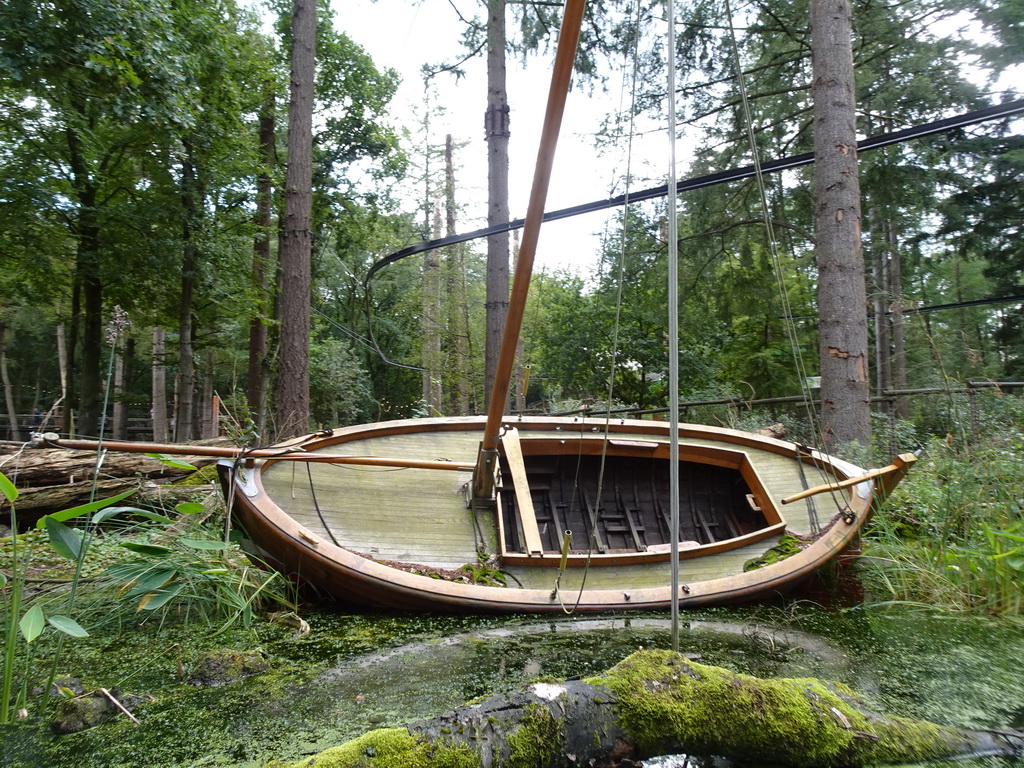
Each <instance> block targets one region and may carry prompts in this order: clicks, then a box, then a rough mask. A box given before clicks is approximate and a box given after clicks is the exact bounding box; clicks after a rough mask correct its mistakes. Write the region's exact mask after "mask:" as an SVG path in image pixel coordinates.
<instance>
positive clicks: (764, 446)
mask: <svg viewBox="0 0 1024 768" xmlns="http://www.w3.org/2000/svg"><path fill="white" fill-rule="evenodd" d="M515 423H516V426H517V427H518V428H519V429H520V431H521V432H523V433H524V434H528V433H530V432H533V433H537V434H541V433H544V432H557V431H570V430H571V431H578V432H582V431H585V430H587V429H592V428H594V427H597V426H603V425H604V422H603V421H598V420H594V421H583V420H566V419H552V418H544V417H533V418H527V419H521V420H517V421H516V422H515ZM481 426H482V421H481V419H480V418H477V417H465V418H460V419H446V420H435V419H425V420H409V421H403V422H386V423H382V424H376V425H363V426H359V427H348V428H343V429H339V430H335V431H334V432H333V434H332V435H331V436H330V437H326V438H321V439H318V440H316V441H314V443H313V444H310V445H309V446H308V449H310V450H315V449H323V448H333V449H339V450H340V449H342V448H343V447H344V445H345V444H346V443H350V442H353V441H356V440H363V439H366V438H368V437H369V436H371V435H399V434H413V433H417V432H431V431H433V432H446V431H459V430H469V431H472V432H474V433H476V434H479V432H478V430H479V429H480V427H481ZM613 427H614V428H613V430H612V432H613V434H616V435H618V436H620V437H621V436H624V435H625V436H628V439H630V440H643V439H646V438H650V439H654V440H655V441H658V440H659V439H660V440H667V434H666V425H665V424H663V423H662V424H659V423H657V422H637V421H630V422H625V421H622V422H618V423H617V424H615V425H613ZM680 435H681V437H682V438H688V439H694V440H712V441H714V442H716V443H720V444H724V445H728V446H747V447H751V448H756V449H758V450H763V451H767V452H769V453H775V454H778V455H780V456H784V457H786V458H791V459H792V460H793V461H797V458H796V457H797V455H798V452H797V450H796V448H795V446H793V445H792V444H790V443H785V442H784V441H779V440H775V439H772V438H766V437H760V436H754V435H748V434H745V433H739V432H733V431H731V430H723V429H719V428H711V427H708V428H704V427H696V426H692V425H684V426H682V427H681V428H680ZM445 458H456V457H445ZM457 458H460V459H461V458H462V457H457ZM800 460H803V461H806V462H807V463H808V464H815V463H817V464H819V465H821V466H822V467H823V468H824V472H825V474H827V475H829V476H831V477H835V478H837V479H840V480H842V479H845V478H847V477H850V476H855V475H857V474H858V473H860V470H859V469H858V468H856V467H852V466H851V465H848V464H845V463H843V462H837V461H833V460H830V459H827V457H824V456H822V455H819V454H813V455H812V456H809V457H803V458H802V459H800ZM273 464H274V460H273V459H266V460H263V461H260V462H258V463H257V465H256V467H255V468H254V475H253V477H252V488H253V495H252V496H248V495H246V494H245V493H241V492H236V493H235V494H234V497H235V505H236V506H235V508H236V514H237V515H238V516H239V517H240V519H241V520H242V521H243V523H244V524H245V526H246V528H247V530H248V532H249V534H250V536H251V537H252V539H253V540H254V542H255V543H256V544H257V545H258V546H259V547H261V548H262V549H263V550H265V551H266V552H268V553H271V554H272V555H273V558H274V560H276V561H277V563H278V564H279V566H280V567H281V568H282V570H284V571H285V572H287V573H290V574H294V575H296V576H297V577H298V578H300V579H302V580H304V581H308V582H311V583H313V584H315V585H316V586H317V587H318V588H319V589H321V590H322V591H323V592H325V593H327V594H330V595H332V596H333V597H336V598H338V599H341V600H344V601H347V602H351V603H355V604H360V605H369V606H376V607H384V608H396V609H403V610H442V611H481V612H532V613H545V612H556V611H561V610H562V608H561V605H560V604H559V602H558V600H557V599H556V596H555V595H554V594H553V591H552V590H551V589H518V588H515V587H509V588H498V587H487V586H481V585H477V584H465V583H456V582H448V581H443V580H439V579H435V578H430V577H429V576H424V575H418V574H414V573H408V572H406V571H404V570H400V569H398V568H394V567H391V566H388V565H385V564H383V563H380V562H375V561H374V560H371V559H368V558H366V557H362V556H361V555H359V554H357V553H355V552H352V551H350V550H348V549H345V548H344V547H341V546H337V545H336V544H334V543H332V542H330V541H328V540H326V539H324V538H323V537H322V536H318V535H317V534H316V533H314V532H312V531H310V530H308V529H305V528H304V527H303V526H302V525H300V524H299V523H297V522H296V521H295V520H294V519H293V518H292V517H291V516H290V515H289V514H288V513H287V512H286V511H285V510H284V509H282V508H281V506H279V505H278V503H277V502H276V501H275V500H273V499H271V498H270V497H269V496H268V495H267V494H266V491H265V489H264V488H263V485H262V479H261V478H262V472H263V471H265V470H266V469H267V468H269V467H270V466H272V465H273ZM864 491H866V492H864ZM407 492H408V493H413V494H415V493H416V489H415V488H413V489H410V490H408V491H407ZM843 498H844V499H845V501H846V503H847V504H848V507H849V511H850V513H851V514H852V522H849V523H848V522H846V521H845V520H844V519H842V518H839V519H837V520H836V521H835V522H834V523H833V524H832V525H831V526H830V527H828V528H827V529H826V530H825V531H824V532H823V533H822V534H821V536H820V537H819V538H818V539H817V540H816V541H814V542H813V543H811V544H810V545H809V546H808V547H807V548H806V549H804V550H803V551H802V552H800V553H798V554H796V555H793V556H791V557H789V558H787V559H786V560H783V561H781V562H779V563H775V564H773V565H769V566H765V567H763V568H760V569H758V570H756V571H751V572H746V573H743V572H738V573H735V574H732V575H729V576H725V577H721V578H714V579H709V580H706V581H695V582H691V583H687V584H686V589H687V590H688V591H686V592H684V593H683V594H681V595H680V601H681V605H683V606H697V605H709V604H723V603H730V602H738V601H745V600H751V599H755V598H757V597H763V596H767V595H770V594H772V593H776V592H783V591H785V590H787V589H788V588H790V587H791V586H792V585H793V584H794V583H795V582H796V581H798V580H800V579H802V578H804V577H806V576H807V575H809V574H810V573H811V572H813V571H814V570H815V569H817V568H818V567H820V566H821V565H822V564H824V563H825V562H827V561H828V560H829V559H831V558H832V557H834V556H835V555H837V554H838V553H839V552H841V551H842V550H843V549H844V548H845V547H846V546H847V545H848V544H849V543H850V542H851V541H852V540H853V538H854V537H855V536H856V534H857V531H858V530H859V528H860V526H861V524H862V523H863V521H864V520H865V519H866V518H867V516H868V515H869V513H870V509H871V502H872V494H871V492H870V490H869V489H867V488H866V487H861V486H858V488H856V489H851V490H850V491H848V492H846V493H844V494H843ZM284 503H286V502H285V501H284V500H282V504H284ZM352 509H353V511H354V512H358V513H359V514H372V510H366V509H361V508H360V500H358V499H354V500H352ZM713 556H714V555H712V557H713ZM652 567H659V566H656V565H655V566H652ZM670 600H671V595H670V588H669V587H668V585H667V578H666V585H665V586H662V587H645V588H640V589H636V588H632V587H631V585H629V584H624V585H622V588H621V589H595V590H589V589H588V590H584V591H583V594H581V595H580V602H579V607H578V610H580V611H583V612H593V611H604V610H636V609H654V608H666V607H667V606H668V605H669V603H670Z"/></svg>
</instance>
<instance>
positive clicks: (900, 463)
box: [782, 453, 917, 504]
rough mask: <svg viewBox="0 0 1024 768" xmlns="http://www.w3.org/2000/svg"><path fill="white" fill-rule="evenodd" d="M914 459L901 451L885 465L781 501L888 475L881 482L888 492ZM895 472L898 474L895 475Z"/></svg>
mask: <svg viewBox="0 0 1024 768" xmlns="http://www.w3.org/2000/svg"><path fill="white" fill-rule="evenodd" d="M915 461H917V456H915V455H914V454H912V453H901V454H900V455H899V456H897V457H896V458H895V459H894V460H893V463H892V464H890V465H889V466H887V467H882V468H881V469H872V470H871V471H869V472H865V473H864V474H863V475H859V476H857V477H850V478H847V479H846V480H840V481H839V482H837V483H826V484H825V485H816V486H814V487H813V488H808V489H807V490H806V491H800V493H794V494H793V495H792V496H787V497H786V498H784V499H783V500H782V503H783V504H791V503H792V502H794V501H799V500H800V499H806V498H807V497H808V496H816V495H817V494H819V493H825V492H826V491H838V490H840V489H842V488H849V487H850V486H851V485H860V484H861V483H863V482H864V481H865V480H874V479H875V478H876V477H888V478H889V480H891V481H892V482H885V483H883V486H884V490H885V493H887V494H888V492H889V491H891V490H892V489H893V488H894V487H895V486H896V482H898V481H899V479H900V478H902V477H903V475H905V474H906V472H907V469H908V467H910V465H911V464H913V463H914V462H915ZM897 473H899V474H898V475H897ZM890 476H891V477H890Z"/></svg>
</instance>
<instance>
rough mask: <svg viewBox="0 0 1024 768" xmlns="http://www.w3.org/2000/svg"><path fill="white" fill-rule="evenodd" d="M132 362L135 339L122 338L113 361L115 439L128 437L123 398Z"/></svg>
mask: <svg viewBox="0 0 1024 768" xmlns="http://www.w3.org/2000/svg"><path fill="white" fill-rule="evenodd" d="M134 363H135V339H133V338H131V337H129V338H126V339H125V340H124V350H123V351H122V352H121V353H120V354H118V356H117V360H116V362H115V363H114V366H115V369H116V370H115V373H114V423H113V427H112V430H111V434H112V435H113V437H114V439H115V440H127V439H128V404H127V403H126V402H125V399H126V393H127V392H128V389H129V386H128V384H129V380H130V377H131V370H132V367H133V366H134Z"/></svg>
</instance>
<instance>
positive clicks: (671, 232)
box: [666, 0, 679, 651]
mask: <svg viewBox="0 0 1024 768" xmlns="http://www.w3.org/2000/svg"><path fill="white" fill-rule="evenodd" d="M666 10H667V12H668V34H667V37H668V39H667V41H666V44H667V46H668V52H667V57H666V59H667V62H668V100H667V103H666V109H667V110H668V147H669V153H668V154H669V161H668V190H669V194H668V201H667V206H666V207H667V210H666V215H667V217H668V414H669V419H668V423H669V463H668V467H669V470H668V472H669V474H668V482H669V489H670V493H671V498H670V503H669V512H670V516H669V519H670V521H671V522H670V527H671V529H672V530H671V531H670V536H671V548H670V552H671V559H672V650H673V651H678V650H679V231H678V225H679V222H678V221H677V220H676V23H675V3H674V2H673V0H669V2H668V3H667V4H666Z"/></svg>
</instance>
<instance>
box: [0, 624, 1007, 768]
mask: <svg viewBox="0 0 1024 768" xmlns="http://www.w3.org/2000/svg"><path fill="white" fill-rule="evenodd" d="M308 619H309V621H310V623H311V624H312V625H313V632H312V634H310V635H306V636H302V637H299V636H296V635H294V634H291V633H289V632H287V631H286V630H283V629H280V628H274V629H267V630H264V631H263V635H262V637H261V638H260V644H261V646H262V648H263V649H264V650H265V651H266V653H267V654H268V655H269V656H270V658H271V659H272V660H273V661H274V662H275V668H276V669H277V670H278V671H277V672H275V673H273V674H271V675H268V676H264V677H260V678H252V679H250V680H246V681H243V682H241V683H237V684H234V685H231V686H227V687H224V688H217V689H196V688H191V687H188V686H184V685H173V684H172V685H168V682H167V681H168V677H169V675H170V669H171V668H172V667H173V662H172V659H171V656H170V655H169V654H157V655H153V654H152V649H153V648H154V647H156V646H157V645H160V644H161V643H164V641H165V640H168V639H169V638H167V637H164V636H161V637H159V638H152V639H150V640H149V641H148V642H147V644H146V646H145V647H143V645H141V644H140V645H137V646H136V647H134V648H130V647H121V646H119V645H118V643H119V642H122V643H126V642H128V640H121V641H111V642H110V644H109V645H108V647H107V648H106V649H105V650H104V653H105V655H112V654H122V655H123V656H124V657H131V656H132V654H135V658H139V659H145V658H148V659H149V660H148V661H146V662H145V665H144V666H143V667H141V668H139V669H137V670H135V671H134V672H132V674H131V677H130V678H129V679H128V680H125V681H124V682H123V685H122V687H123V688H124V689H125V690H129V691H133V692H141V691H146V690H158V692H157V693H156V696H155V698H156V700H155V701H154V702H153V703H151V704H147V705H144V706H143V707H142V708H141V709H140V710H139V711H138V712H137V715H138V718H139V720H140V724H139V725H134V724H132V723H131V722H129V721H127V720H126V719H122V720H119V721H116V722H113V723H111V724H108V725H105V726H102V727H99V728H95V729H93V730H91V731H86V732H83V733H80V734H75V735H71V736H63V737H52V736H50V735H49V733H48V732H47V731H46V730H45V729H43V728H37V727H34V726H31V725H19V726H13V727H5V728H4V729H3V730H2V731H0V735H2V738H3V742H2V743H3V746H2V757H0V766H4V767H5V768H6V767H8V766H9V767H10V768H44V767H45V768H60V767H61V766H69V767H70V766H75V768H80V767H82V766H95V767H96V768H115V767H117V768H122V767H123V768H129V767H132V768H134V766H140V767H141V766H146V768H164V767H166V768H171V767H172V766H174V768H179V767H181V766H239V768H243V767H244V768H249V767H250V766H261V765H263V764H264V763H266V762H267V761H268V760H269V759H271V758H281V759H288V760H292V759H295V760H297V759H300V758H302V757H304V756H307V755H309V754H310V753H312V752H316V751H319V750H322V749H325V748H327V747H330V746H333V745H335V744H337V743H340V742H342V741H345V740H347V739H349V738H351V737H353V736H355V735H358V734H359V733H362V732H363V731H365V730H368V729H371V728H376V727H380V726H386V725H396V724H401V723H404V722H408V721H411V720H416V719H423V718H427V717H430V716H432V715H434V714H438V713H440V712H443V711H445V710H447V709H450V708H451V707H454V706H456V705H458V704H461V703H463V702H465V701H466V700H469V699H472V698H475V697H478V696H482V695H484V694H486V693H489V692H498V691H510V690H514V689H516V688H519V687H521V686H522V685H524V684H525V683H527V682H528V681H530V680H532V679H534V678H537V677H539V676H553V677H559V678H562V677H571V676H574V675H588V674H592V673H595V672H599V671H601V670H604V669H606V668H608V667H610V666H612V665H613V664H615V663H617V662H618V661H620V660H621V659H622V658H624V657H625V656H627V655H629V654H630V653H632V652H633V651H635V650H637V649H639V648H650V647H659V648H665V647H669V645H670V642H671V641H670V636H669V621H668V618H667V617H665V616H660V615H651V614H645V615H637V616H632V617H629V618H626V617H622V616H614V617H613V616H608V617H600V618H592V617H578V618H569V617H566V618H558V619H538V618H536V617H533V618H530V617H524V618H512V619H510V618H508V617H504V618H497V617H462V618H459V617H422V616H419V617H394V616H374V615H351V614H344V613H320V614H316V615H313V616H310V617H308ZM135 642H136V643H139V640H138V639H137V638H136V640H135ZM145 648H149V650H150V652H151V653H150V655H149V656H148V657H147V653H146V650H145ZM680 650H681V651H683V652H684V653H687V654H690V655H691V656H692V657H694V658H699V659H700V661H701V662H702V663H706V664H716V665H720V666H724V667H727V668H729V669H733V670H735V671H738V672H744V673H748V674H754V675H760V676H776V677H797V676H800V677H803V676H816V677H823V678H828V679H834V680H839V681H841V682H845V683H847V684H849V685H851V686H853V687H854V688H856V689H858V690H860V691H861V692H863V693H864V694H866V696H867V697H868V699H869V701H870V702H871V703H872V704H873V705H874V706H875V707H876V708H878V709H880V710H882V711H883V712H887V713H891V714H900V715H908V716H912V717H920V718H925V719H930V720H934V721H937V722H941V723H948V724H950V725H960V726H971V727H985V728H1006V727H1017V728H1021V727H1024V663H1022V659H1024V623H1020V622H1016V621H1008V620H1001V621H995V620H989V619H979V618H965V617H942V616H936V615H932V614H926V613H914V612H908V611H906V610H902V611H898V612H893V611H885V612H883V611H881V610H850V611H843V612H835V611H824V610H822V609H817V608H813V607H803V606H799V605H798V606H797V607H795V608H792V609H790V610H787V611H783V610H780V609H751V610H744V611H706V612H701V613H699V614H684V616H683V620H682V631H681V636H680ZM98 684H103V683H98ZM673 764H676V765H678V764H680V763H679V761H676V762H675V763H672V762H669V761H663V762H661V763H660V765H662V766H669V765H673ZM956 765H958V766H975V767H978V766H1003V767H1006V768H1009V766H1014V768H1024V759H1016V760H1012V761H1006V760H991V759H989V760H975V761H967V762H960V763H956Z"/></svg>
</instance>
